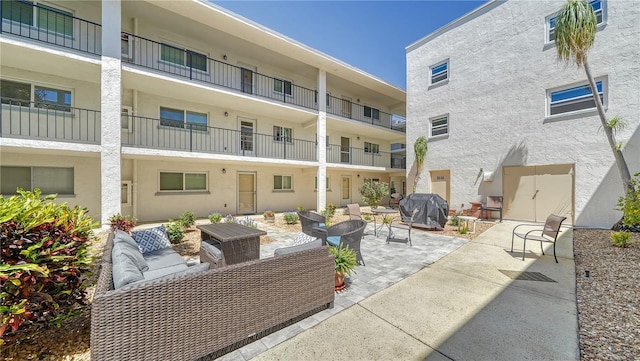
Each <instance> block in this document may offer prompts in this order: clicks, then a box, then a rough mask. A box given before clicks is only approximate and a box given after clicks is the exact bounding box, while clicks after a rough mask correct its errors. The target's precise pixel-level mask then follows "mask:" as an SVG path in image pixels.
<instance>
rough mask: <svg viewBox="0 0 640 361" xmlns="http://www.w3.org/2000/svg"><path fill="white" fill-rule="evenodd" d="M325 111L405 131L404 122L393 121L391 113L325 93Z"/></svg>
mask: <svg viewBox="0 0 640 361" xmlns="http://www.w3.org/2000/svg"><path fill="white" fill-rule="evenodd" d="M327 113H329V114H333V115H337V116H339V117H342V118H347V119H352V120H356V121H359V122H363V123H367V124H371V125H375V126H379V127H383V128H388V129H393V130H397V131H401V132H405V126H404V124H399V123H398V122H396V121H395V116H394V115H393V114H389V113H385V112H383V111H380V110H378V109H376V108H374V107H370V106H366V105H360V104H356V103H353V102H352V101H351V100H348V99H341V98H336V97H333V96H331V95H329V94H327Z"/></svg>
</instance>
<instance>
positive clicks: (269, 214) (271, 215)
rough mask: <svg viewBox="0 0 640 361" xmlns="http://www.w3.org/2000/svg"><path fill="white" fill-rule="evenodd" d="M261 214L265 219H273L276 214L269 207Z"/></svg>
mask: <svg viewBox="0 0 640 361" xmlns="http://www.w3.org/2000/svg"><path fill="white" fill-rule="evenodd" d="M262 216H263V217H264V219H265V220H267V221H273V220H274V219H275V218H276V214H275V213H274V212H273V211H272V210H270V209H267V210H265V211H264V213H262Z"/></svg>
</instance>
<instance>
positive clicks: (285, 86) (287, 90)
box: [273, 79, 293, 96]
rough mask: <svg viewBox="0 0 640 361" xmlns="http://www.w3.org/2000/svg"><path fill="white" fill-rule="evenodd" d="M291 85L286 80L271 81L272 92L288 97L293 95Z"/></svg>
mask: <svg viewBox="0 0 640 361" xmlns="http://www.w3.org/2000/svg"><path fill="white" fill-rule="evenodd" d="M292 88H293V87H292V84H291V82H290V81H288V80H281V79H273V91H274V92H276V93H280V94H283V93H284V94H286V95H288V96H292V95H293V89H292Z"/></svg>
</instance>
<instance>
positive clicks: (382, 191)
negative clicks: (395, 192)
mask: <svg viewBox="0 0 640 361" xmlns="http://www.w3.org/2000/svg"><path fill="white" fill-rule="evenodd" d="M360 195H361V196H362V201H363V202H364V203H365V204H366V205H368V206H370V207H377V206H378V205H379V204H380V200H381V199H382V198H383V197H386V196H388V195H389V185H388V184H387V183H380V182H375V181H366V182H364V183H363V184H362V187H361V188H360Z"/></svg>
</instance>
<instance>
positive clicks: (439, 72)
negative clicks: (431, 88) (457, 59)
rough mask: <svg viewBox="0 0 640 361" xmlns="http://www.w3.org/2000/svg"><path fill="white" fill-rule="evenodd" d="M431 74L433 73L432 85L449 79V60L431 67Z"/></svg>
mask: <svg viewBox="0 0 640 361" xmlns="http://www.w3.org/2000/svg"><path fill="white" fill-rule="evenodd" d="M429 72H430V73H431V85H433V84H437V83H440V82H443V81H445V80H447V79H449V60H447V61H445V62H444V63H439V64H436V65H433V66H431V67H430V68H429Z"/></svg>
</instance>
